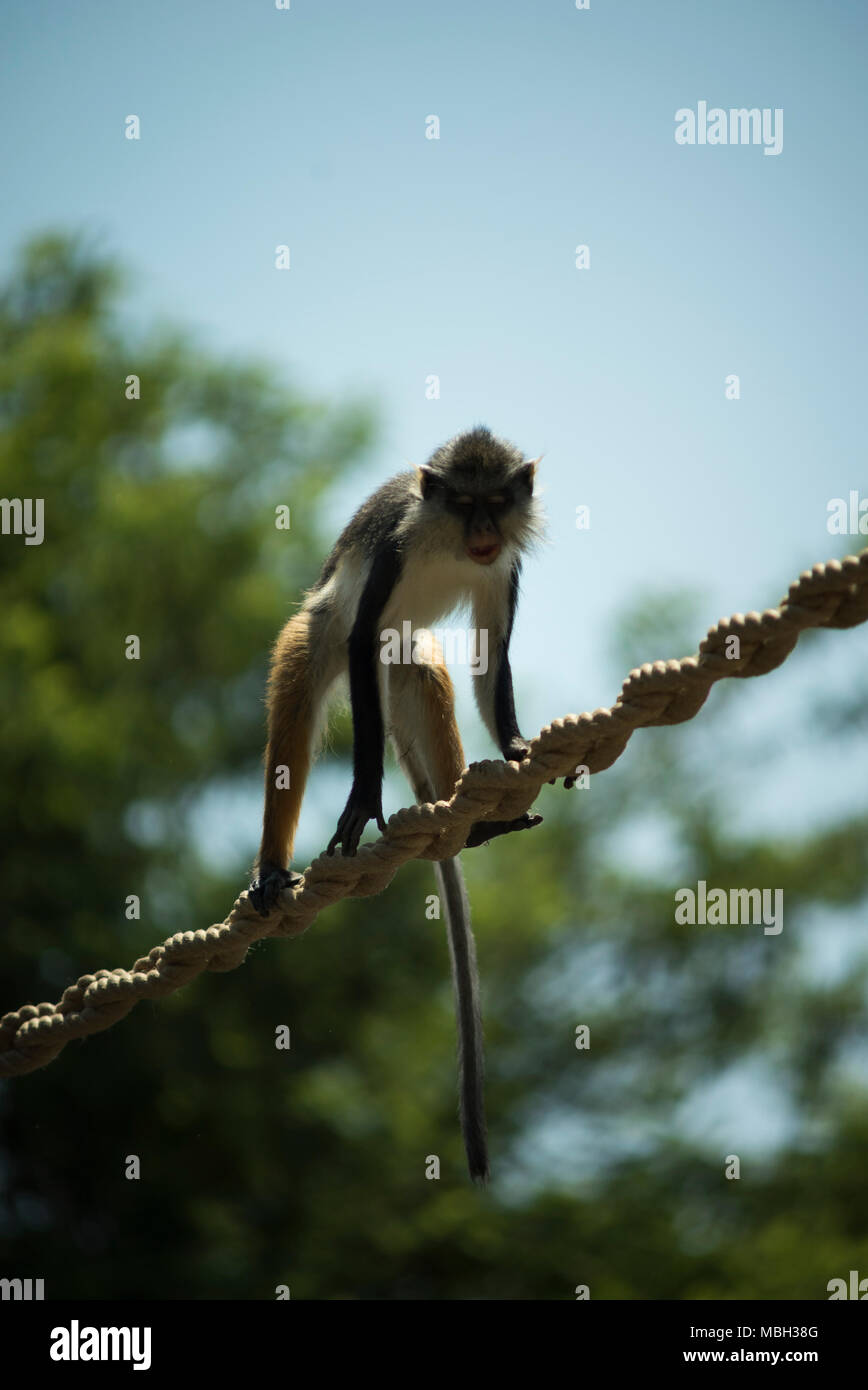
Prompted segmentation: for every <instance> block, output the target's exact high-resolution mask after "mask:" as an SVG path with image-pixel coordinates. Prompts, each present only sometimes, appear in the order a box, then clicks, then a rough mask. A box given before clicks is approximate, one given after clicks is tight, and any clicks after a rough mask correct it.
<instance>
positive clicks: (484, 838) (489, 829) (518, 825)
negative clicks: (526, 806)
mask: <svg viewBox="0 0 868 1390" xmlns="http://www.w3.org/2000/svg"><path fill="white" fill-rule="evenodd" d="M541 821H542V816H532V815H531V813H530V811H525V813H524V815H523V816H516V818H515V820H478V821H477V822H476V824H475V825H471V827H470V834H469V835H468V836H467V839H466V841H465V843H464V848H465V849H473V848H474V847H475V846H476V845H484V844H487V843H488V841H489V840H494V839H495V838H496V837H497V836H498V835H510V834H512V832H513V830H533V828H534V826H535V825H539V824H540V823H541Z"/></svg>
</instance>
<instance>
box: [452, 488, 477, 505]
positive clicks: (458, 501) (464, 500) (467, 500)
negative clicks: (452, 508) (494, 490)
mask: <svg viewBox="0 0 868 1390" xmlns="http://www.w3.org/2000/svg"><path fill="white" fill-rule="evenodd" d="M455 505H456V506H457V507H472V506H473V498H472V497H468V495H467V493H466V492H462V493H461V496H460V497H456V498H455Z"/></svg>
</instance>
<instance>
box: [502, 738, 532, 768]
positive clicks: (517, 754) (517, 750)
mask: <svg viewBox="0 0 868 1390" xmlns="http://www.w3.org/2000/svg"><path fill="white" fill-rule="evenodd" d="M529 752H530V744H529V743H526V742H525V740H524V739H523V738H514V739H513V740H512V742H511V743H508V744H507V745H506V747H505V748H504V749H503V756H504V757H505V758H506V761H507V762H508V763H521V762H524V759H525V758H526V757H527V755H528V753H529Z"/></svg>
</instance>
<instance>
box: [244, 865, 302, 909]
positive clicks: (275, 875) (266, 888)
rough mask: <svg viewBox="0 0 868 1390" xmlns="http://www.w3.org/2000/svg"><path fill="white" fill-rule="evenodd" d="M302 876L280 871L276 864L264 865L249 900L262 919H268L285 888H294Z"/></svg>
mask: <svg viewBox="0 0 868 1390" xmlns="http://www.w3.org/2000/svg"><path fill="white" fill-rule="evenodd" d="M301 880H302V875H301V874H296V873H293V872H292V870H291V869H279V868H277V866H276V865H274V864H264V865H263V866H262V869H261V870H260V873H259V876H258V877H257V878H255V879H254V880H253V882H252V883H251V885H250V889H249V891H248V894H247V896H248V898H249V899H250V902H251V903H252V905H253V906H254V907H255V908H256V911H257V912H258V913H259V914H260V916H261V917H267V916H268V915H269V913H270V912H272V911H273V910H274V908H275V907H276V906H277V902H278V899H279V897H280V895H281V893H282V892H283V890H284V888H294V887H295V885H296V884H297V883H301Z"/></svg>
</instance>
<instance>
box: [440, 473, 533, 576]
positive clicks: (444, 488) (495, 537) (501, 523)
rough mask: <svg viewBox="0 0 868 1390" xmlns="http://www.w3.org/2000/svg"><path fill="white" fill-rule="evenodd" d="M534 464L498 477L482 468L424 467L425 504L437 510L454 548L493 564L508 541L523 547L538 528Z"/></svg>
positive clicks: (481, 562)
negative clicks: (444, 472) (440, 470)
mask: <svg viewBox="0 0 868 1390" xmlns="http://www.w3.org/2000/svg"><path fill="white" fill-rule="evenodd" d="M533 467H534V466H533V464H530V463H523V464H521V466H520V467H519V468H517V469H513V470H511V471H510V472H506V471H504V472H500V471H498V474H497V475H496V476H494V477H491V476H490V475H489V476H486V475H485V473H484V472H483V470H478V471H476V472H474V473H471V472H470V471H469V470H468V472H467V473H464V472H463V471H462V472H459V471H457V470H455V471H453V472H452V473H451V474H450V475H449V476H448V477H445V478H444V477H439V476H437V475H436V474H435V473H432V472H431V471H430V470H428V469H421V470H420V473H421V478H420V482H421V490H422V497H423V501H424V503H425V510H426V511H429V514H433V513H434V512H435V511H436V512H437V513H438V514H439V518H440V523H441V526H443V528H444V531H445V532H446V533H447V534H448V535H449V548H450V550H452V552H453V553H455V554H458V555H462V556H465V557H467V558H468V559H470V560H472V561H473V563H474V564H476V565H493V564H494V562H495V560H496V559H497V558H498V556H499V555H500V554H501V552H502V551H503V549H504V546H507V545H509V546H510V548H512V549H513V550H521V549H523V548H524V546H525V545H526V544H527V542H528V540H529V539H530V535H531V533H532V531H533V530H534V529H535V518H534V516H533V514H532V495H533Z"/></svg>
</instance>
